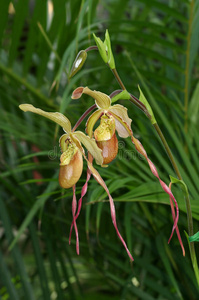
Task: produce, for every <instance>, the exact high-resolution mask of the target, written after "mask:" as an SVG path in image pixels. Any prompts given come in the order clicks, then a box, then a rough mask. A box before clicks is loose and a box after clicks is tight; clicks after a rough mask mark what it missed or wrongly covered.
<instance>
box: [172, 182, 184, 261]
mask: <svg viewBox="0 0 199 300" xmlns="http://www.w3.org/2000/svg"><path fill="white" fill-rule="evenodd" d="M171 186H172V182H170V184H169V189H170V191H171ZM169 200H170V205H171V213H172V217H173V221H174V222H175V218H176V216H175V209H174V205H173V201H172V198H171V197H169ZM176 234H177V236H178V240H179V243H180V246H181V248H182V254H183V256H185V249H184V246H183V243H182V239H181V236H180V232H179V229H178V225H177V226H176ZM170 239H171V238H170ZM170 239H169V241H168V243H169V242H170Z"/></svg>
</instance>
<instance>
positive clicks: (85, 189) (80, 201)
mask: <svg viewBox="0 0 199 300" xmlns="http://www.w3.org/2000/svg"><path fill="white" fill-rule="evenodd" d="M90 177H91V172H90V170H89V169H87V178H86V182H85V184H84V186H83V187H82V191H81V198H80V199H79V201H78V208H77V213H76V215H75V218H74V219H73V221H72V224H71V227H70V234H69V242H70V240H71V234H72V230H73V226H74V222H75V221H76V220H77V218H78V216H79V214H80V211H81V207H82V198H83V197H84V196H85V195H86V192H87V187H88V182H89V180H90Z"/></svg>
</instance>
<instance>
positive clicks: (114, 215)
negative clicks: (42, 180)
mask: <svg viewBox="0 0 199 300" xmlns="http://www.w3.org/2000/svg"><path fill="white" fill-rule="evenodd" d="M84 158H85V159H86V160H87V158H86V157H85V155H84ZM87 163H88V167H89V169H90V171H91V173H92V174H93V176H94V178H95V180H96V181H97V182H98V183H99V184H100V185H101V186H102V187H103V188H104V190H105V191H106V193H107V195H108V197H109V203H110V210H111V218H112V222H113V225H114V227H115V230H116V232H117V235H118V237H119V239H120V240H121V242H122V244H123V246H124V248H125V249H126V252H127V254H128V256H129V258H130V259H131V260H132V261H133V260H134V259H133V257H132V255H131V253H130V251H129V249H128V247H127V245H126V243H125V241H124V239H123V237H122V236H121V234H120V232H119V229H118V227H117V222H116V213H115V205H114V201H113V198H112V197H111V194H110V192H109V190H108V188H107V186H106V184H105V182H104V180H103V179H102V177H101V176H100V174H99V173H98V172H97V170H96V169H95V168H94V167H93V165H92V164H91V163H90V162H89V161H88V160H87Z"/></svg>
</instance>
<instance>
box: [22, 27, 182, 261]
mask: <svg viewBox="0 0 199 300" xmlns="http://www.w3.org/2000/svg"><path fill="white" fill-rule="evenodd" d="M94 38H95V41H96V44H97V49H98V50H99V53H100V55H101V57H102V58H103V60H104V61H105V63H106V64H108V66H109V67H110V68H111V69H114V68H115V62H114V58H113V55H112V50H111V44H110V38H109V35H108V32H106V39H105V42H104V43H103V42H102V41H101V40H100V39H99V38H97V37H96V36H95V35H94ZM95 47H96V46H95ZM86 57H87V52H86V51H85V50H82V51H80V52H79V54H78V55H77V58H76V59H75V62H74V64H73V67H72V70H71V77H72V76H74V75H75V74H76V73H77V72H78V71H79V70H80V69H81V67H82V66H83V64H84V62H85V60H86ZM83 94H86V95H88V96H90V97H92V98H93V99H94V101H95V104H94V105H93V106H92V107H90V108H89V109H88V110H87V111H86V112H85V113H84V114H83V115H82V117H81V118H80V119H79V121H77V123H76V125H75V126H74V127H73V129H72V127H71V123H70V121H69V119H68V118H67V117H66V116H64V115H63V114H61V113H59V112H45V111H43V110H41V109H39V108H35V107H34V106H32V105H30V104H21V105H20V106H19V107H20V109H21V110H23V111H25V112H27V111H29V112H33V113H36V114H39V115H41V116H43V117H46V118H48V119H50V120H52V121H54V122H55V123H57V124H58V125H60V126H61V127H62V128H63V130H64V132H65V133H64V134H63V135H62V136H61V137H60V139H59V144H60V148H61V152H62V154H61V156H60V170H59V184H60V186H61V187H62V188H64V189H68V188H72V189H73V200H72V216H73V220H72V224H71V228H70V234H69V244H70V242H71V235H72V230H73V227H74V229H75V234H76V252H77V254H79V235H78V229H77V222H76V221H77V218H78V216H79V214H80V211H81V207H82V199H83V197H84V196H85V194H86V192H87V187H88V182H89V179H90V177H91V175H93V177H94V178H95V180H96V181H97V182H98V183H99V184H100V185H101V186H102V187H103V188H104V190H105V191H106V193H107V195H108V198H109V203H110V212H111V218H112V222H113V225H114V227H115V230H116V233H117V235H118V237H119V239H120V240H121V242H122V244H123V246H124V247H125V249H126V252H127V254H128V256H129V258H130V259H131V260H132V261H133V257H132V254H131V253H130V251H129V249H128V247H127V245H126V242H125V241H124V239H123V237H122V236H121V234H120V232H119V229H118V226H117V221H116V211H115V206H114V201H113V198H112V196H111V195H110V192H109V190H108V187H107V186H106V183H105V182H104V180H103V179H102V177H101V176H100V174H99V172H98V171H97V170H96V168H94V166H93V160H95V162H96V164H98V165H99V166H102V167H107V166H108V164H109V163H110V162H112V161H113V160H114V159H115V158H116V156H117V153H118V139H117V135H116V134H118V136H119V137H121V138H127V137H130V138H131V141H132V143H133V144H134V146H135V148H136V150H137V151H138V152H139V153H140V154H141V155H142V156H143V157H144V158H145V159H146V160H147V162H148V164H149V167H150V169H151V172H152V173H153V175H154V176H155V177H157V179H158V180H159V182H160V185H161V186H162V188H163V190H164V191H165V192H166V193H167V194H168V195H169V197H170V203H171V211H172V217H173V221H174V224H173V228H172V231H171V235H170V238H169V241H168V243H169V242H170V240H171V238H172V236H173V233H174V231H175V230H176V233H177V236H178V239H179V242H180V245H181V248H182V251H183V255H184V254H185V252H184V247H183V244H182V240H181V237H180V233H179V229H178V225H177V223H178V219H179V209H178V204H177V201H176V199H175V197H174V195H173V194H172V192H171V189H170V187H168V186H167V185H166V184H165V183H164V182H163V181H162V180H161V179H160V177H159V175H158V172H157V169H156V167H155V165H154V164H153V162H152V161H151V160H150V159H149V158H148V156H147V153H146V151H145V149H144V147H143V146H142V144H141V142H140V141H139V140H138V139H137V138H135V137H134V135H133V131H132V129H131V122H132V120H131V119H130V118H129V116H128V112H127V108H126V107H124V106H122V105H120V104H115V105H112V102H113V98H114V102H115V101H116V100H118V99H128V98H129V93H128V92H127V91H123V92H121V93H120V94H119V96H118V95H116V96H115V97H113V98H112V96H108V95H106V94H105V93H102V92H99V91H95V90H91V89H89V88H88V87H78V88H76V89H75V90H74V91H73V93H72V99H79V98H80V97H81V96H82V95H83ZM113 94H114V93H113ZM140 95H141V97H140V103H141V104H142V105H144V106H145V107H147V109H148V111H149V112H150V114H151V116H152V121H155V118H154V115H153V113H152V111H151V108H150V106H149V104H148V103H147V102H146V99H145V97H144V96H143V94H142V92H141V90H140ZM94 109H96V110H95V111H94V112H93V113H92V114H91V115H90V117H89V118H88V120H87V123H86V134H85V133H83V132H81V131H76V129H77V127H78V126H79V124H80V123H81V122H82V121H83V120H84V118H85V117H87V116H88V114H89V113H90V112H91V111H92V110H94ZM98 120H99V121H100V124H99V126H98V127H97V128H95V127H96V123H97V121H98ZM83 146H84V148H86V149H87V151H88V153H86V152H85V150H84V148H83ZM83 158H84V159H85V160H86V162H87V166H88V168H87V178H86V182H85V184H84V186H83V187H82V191H81V197H80V199H79V201H78V203H77V199H76V195H75V186H76V183H77V182H78V180H79V179H80V177H81V175H82V171H83ZM174 205H175V209H174Z"/></svg>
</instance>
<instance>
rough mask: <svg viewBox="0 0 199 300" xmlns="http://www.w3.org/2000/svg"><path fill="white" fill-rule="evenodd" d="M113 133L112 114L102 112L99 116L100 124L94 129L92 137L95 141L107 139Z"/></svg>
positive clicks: (113, 121) (113, 122)
mask: <svg viewBox="0 0 199 300" xmlns="http://www.w3.org/2000/svg"><path fill="white" fill-rule="evenodd" d="M114 133H115V120H114V118H113V117H112V116H109V115H106V114H104V115H103V116H102V117H101V120H100V125H99V126H98V127H97V128H96V129H95V132H94V137H95V140H96V141H97V142H100V141H107V140H110V139H111V138H112V136H113V135H114Z"/></svg>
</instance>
